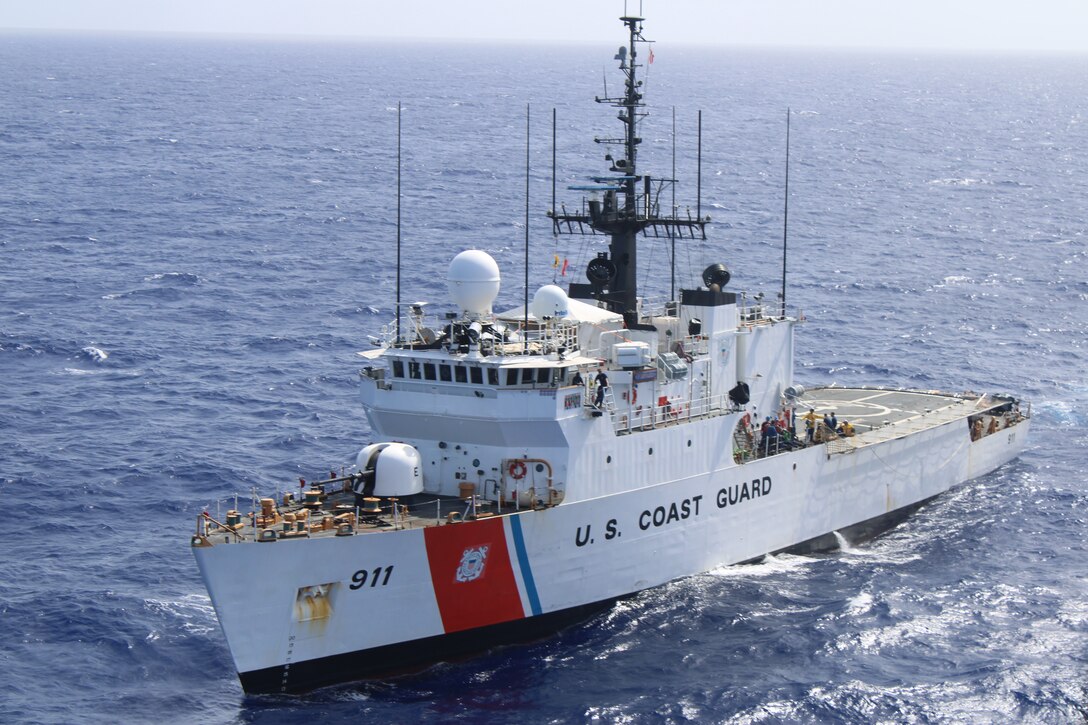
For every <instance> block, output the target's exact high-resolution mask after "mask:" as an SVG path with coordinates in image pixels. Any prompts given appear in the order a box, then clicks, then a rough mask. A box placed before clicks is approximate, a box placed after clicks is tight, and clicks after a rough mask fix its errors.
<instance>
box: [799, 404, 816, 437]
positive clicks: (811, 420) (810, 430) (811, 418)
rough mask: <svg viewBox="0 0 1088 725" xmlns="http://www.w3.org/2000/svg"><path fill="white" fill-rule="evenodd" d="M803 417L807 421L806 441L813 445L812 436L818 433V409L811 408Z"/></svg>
mask: <svg viewBox="0 0 1088 725" xmlns="http://www.w3.org/2000/svg"><path fill="white" fill-rule="evenodd" d="M801 418H802V419H803V420H804V421H805V441H806V442H808V443H809V445H811V444H812V437H813V436H814V435H816V409H815V408H809V409H808V412H807V413H805V414H804V415H802V416H801Z"/></svg>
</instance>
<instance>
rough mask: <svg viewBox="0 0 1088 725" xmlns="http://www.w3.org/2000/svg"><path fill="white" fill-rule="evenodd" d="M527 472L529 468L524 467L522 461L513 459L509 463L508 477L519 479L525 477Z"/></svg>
mask: <svg viewBox="0 0 1088 725" xmlns="http://www.w3.org/2000/svg"><path fill="white" fill-rule="evenodd" d="M528 472H529V469H528V468H526V467H525V462H524V461H514V462H513V463H511V464H510V478H512V479H514V480H515V481H520V480H521V479H523V478H525V474H526V473H528Z"/></svg>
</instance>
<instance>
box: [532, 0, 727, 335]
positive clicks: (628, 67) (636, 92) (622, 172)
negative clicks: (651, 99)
mask: <svg viewBox="0 0 1088 725" xmlns="http://www.w3.org/2000/svg"><path fill="white" fill-rule="evenodd" d="M620 20H621V21H622V22H623V24H624V25H625V26H627V30H628V44H627V45H626V46H620V48H619V51H618V52H617V53H616V56H615V60H618V61H619V63H620V70H621V71H623V73H624V76H625V79H626V81H625V83H624V94H623V96H622V97H608V96H606V97H604V98H600V97H598V98H596V99H595V100H596V101H597V102H598V103H607V104H609V105H611V106H613V107H615V108H618V109H620V110H619V113H618V114H617V118H619V120H620V122H621V123H622V124H623V129H624V134H623V138H595V139H594V141H595V142H596V143H599V144H606V145H610V146H613V145H621V144H622V147H623V151H624V157H623V158H614V157H613V156H612V154H611V153H609V154H606V155H605V160H606V161H609V162H610V163H611V166H610V168H609V171H611V172H613V174H615V175H613V176H601V177H594V178H593V182H594V183H593V184H589V185H579V186H572V187H569V188H570V189H573V190H577V191H588V192H590V193H591V196H590V198H588V199H583V200H582V204H581V209H580V210H579V211H577V212H568V211H567V209H566V207H565V206H564V207H563V208H562V210H556V209H553V210H552V211H551V212H550V213H549V215H550V216H551V217H552V223H553V227H554V231H555V232H556V233H557V234H558V233H564V234H596V233H601V234H607V235H608V236H609V237H610V238H611V241H610V243H609V247H608V252H607V253H605V252H600V253H598V255H597V257H596V258H594V259H592V260H590V262H589V265H588V266H587V268H586V278H587V279H588V280H589V284H584V283H572V284H571V286H570V296H571V297H574V298H580V299H593V300H597V301H599V302H603V303H605V305H606V306H607V307H608V309H610V310H612V311H613V312H618V313H620V314H622V315H623V316H624V320H625V321H626V322H627V326H628V327H634V326H636V325H637V324H638V286H637V279H636V277H637V272H638V264H637V260H638V253H637V237H638V235H639V234H640V233H641V234H643V235H650V236H656V237H660V236H667V237H669V238H672V237H674V236H685V237H690V238H693V239H694V238H695V235H696V232H698V234H699V235H700V236H702V237H703V238H705V225H706V223H707V221H709V219H699V218H698V217H696V218H692V217H691V214H690V212H689V213H688V215H687V217H686V218H680V217H679V216H677V214H676V209H675V208H674V209H671V210H669V211H667V212H665V213H661V210H660V209H659V204H658V200H659V199H660V198H661V191H662V190H663V188H664V187H665V185H667V184H675V183H676V180H675V179H653V178H651V177H650V176H649V175H648V174H647V175H640V174H639V173H638V146H639V144H641V143H642V139H641V138H640V137H639V135H638V122H639V119H640V118H641V117H643V116H645V115H646V112H645V111H644V110H643V109H644V107H645V104H644V103H643V102H642V93H641V88H642V81H640V80H638V69H639V68H641V67H642V66H641V64H639V63H638V43H648V42H649V41H647V40H646V39H645V38H644V37H643V36H642V21H643V19H642V18H640V17H636V16H624V17H622V18H620Z"/></svg>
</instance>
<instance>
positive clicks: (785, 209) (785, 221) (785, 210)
mask: <svg viewBox="0 0 1088 725" xmlns="http://www.w3.org/2000/svg"><path fill="white" fill-rule="evenodd" d="M789 217H790V109H789V107H787V108H786V198H785V201H784V202H783V205H782V319H783V320H784V319H786V239H787V231H788V230H789Z"/></svg>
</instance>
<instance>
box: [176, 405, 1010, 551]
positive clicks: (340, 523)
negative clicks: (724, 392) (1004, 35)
mask: <svg viewBox="0 0 1088 725" xmlns="http://www.w3.org/2000/svg"><path fill="white" fill-rule="evenodd" d="M790 407H791V408H792V410H793V415H795V416H796V417H797V419H796V421H795V425H796V428H797V432H798V435H797V439H798V440H797V441H796V442H794V443H793V444H790V445H779V444H778V443H776V444H775V447H774V448H773V449H767V450H760V446H759V445H758V444H759V442H760V441H759V440H758V437H757V436H758V431H759V421H753V423H754V424H755V425H754V426H753V428H752V429H750V431H749V434H748V446H747V450H743V451H742V450H740V449H738V450H737V451H736V460H737V463H740V464H742V465H743V464H745V463H746V462H748V461H751V460H756V459H758V458H762V457H766V456H768V455H781V454H785V453H788V452H789V451H790V450H797V449H800V448H807V447H809V446H810V445H818V446H826V448H827V452H828V454H829V455H831V454H835V453H845V452H847V451H849V450H852V449H857V448H859V447H862V446H867V445H871V444H873V443H878V442H880V441H883V440H890V439H892V438H899V437H902V436H905V435H909V434H910V433H914V432H917V431H919V430H923V429H926V428H933V427H935V426H938V425H944V424H946V423H950V422H953V421H956V420H963V421H964V424H963V425H964V428H965V432H966V429H967V428H968V425H969V423H972V422H974V425H975V426H977V431H976V430H975V429H974V428H972V429H971V430H972V437H976V436H977V437H981V436H983V435H988V434H989V433H992V432H995V431H996V430H998V429H1000V428H1004V427H1006V426H1008V425H1013V424H1015V422H1017V421H1019V420H1020V419H1021V418H1022V417H1023V416H1024V413H1022V412H1021V411H1020V410H1019V407H1018V404H1017V403H1016V401H1014V400H1012V399H1011V398H1002V397H991V396H985V395H977V394H974V393H963V394H960V395H951V394H947V393H940V392H937V391H917V390H886V389H880V388H839V387H829V388H816V389H813V390H809V391H807V392H805V393H804V394H803V395H802V396H800V397H798V398H796V399H794V400H793V401H792V405H791V406H790ZM809 409H813V410H815V412H816V414H817V415H818V416H819V418H820V421H821V422H822V420H823V415H824V414H825V413H834V414H835V416H836V418H837V420H838V423H840V424H841V423H843V422H846V421H849V422H850V423H851V424H852V425H853V426H854V429H855V432H856V434H855V435H853V436H849V437H841V436H838V435H833V434H827V435H818V436H817V439H816V442H815V443H814V444H808V445H806V444H805V441H804V438H805V434H804V433H803V430H804V424H803V422H802V420H801V416H803V415H804V414H805V413H807V412H808V410H809ZM729 412H735V409H733V410H732V411H730V410H727V409H722V410H717V411H706V412H705V413H703V414H701V415H699V416H692V418H693V419H694V418H706V417H708V416H714V415H725V414H727V413H729ZM1026 414H1027V415H1028V416H1030V411H1027V412H1026ZM678 424H679V425H683V422H682V421H676V422H673V423H672V425H678ZM736 439H737V441H738V445H740V444H743V442H744V436H743V435H741V434H739V433H738V434H737V436H736ZM366 502H367V503H366V504H364V507H360V506H359V504H360V503H361V502H360V500H359V499H358V498H357V497H356V496H355V495H354V494H353V493H352V492H351V486H350V480H349V478H336V477H332V478H330V479H329V480H327V481H317V482H314V483H313V484H311V489H310V490H309V491H306V492H304V493H300V494H298V495H295V494H290V495H287V496H283V495H280V494H278V495H277V497H276V498H275V499H261V501H260V502H259V504H260V505H258V501H256V500H253V504H254V505H253V510H252V511H250V512H248V513H245V514H242V513H241V512H240V511H235V510H231V511H228V512H227V514H226V516H225V517H224V518H220V513H219V511H218V510H217V512H216V515H215V517H212V516H211V514H210V512H208V513H205V514H203V515H202V516H201V517H200V518H199V519H198V523H197V533H196V535H194V536H193V541H192V544H193V546H213V545H216V544H226V543H235V542H243V541H250V542H253V541H259V542H274V541H279V540H283V539H297V538H313V537H321V538H324V537H332V536H355V535H359V534H367V533H373V532H379V531H390V530H398V529H405V528H424V527H428V526H439V525H444V524H447V523H456V522H460V521H467V520H473V519H476V518H486V517H491V516H502V515H504V514H508V513H512V512H514V511H516V510H517V507H516V506H515V505H513V504H505V505H500V504H498V503H497V502H490V501H483V500H481V499H479V498H476V499H475V500H473V499H462V498H458V497H455V496H435V495H433V494H416V495H414V496H410V497H407V498H405V499H401V500H400V501H399V502H398V501H397V499H389V500H381V501H379V500H378V499H375V498H371V499H366ZM538 505H543V504H538ZM236 506H237V504H236ZM367 507H373V508H371V509H368V508H367Z"/></svg>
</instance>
